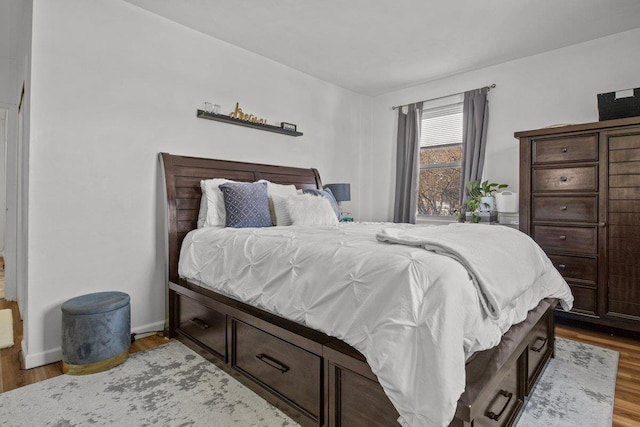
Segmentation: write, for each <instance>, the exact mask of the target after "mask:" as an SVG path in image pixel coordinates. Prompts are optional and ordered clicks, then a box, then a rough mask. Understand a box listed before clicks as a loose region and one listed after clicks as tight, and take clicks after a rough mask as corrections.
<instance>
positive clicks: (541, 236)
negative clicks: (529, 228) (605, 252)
mask: <svg viewBox="0 0 640 427" xmlns="http://www.w3.org/2000/svg"><path fill="white" fill-rule="evenodd" d="M532 237H533V239H534V240H535V241H536V242H538V244H539V245H540V246H541V247H542V249H544V250H545V251H546V250H550V251H566V252H578V253H590V254H591V253H596V252H597V249H598V230H597V229H596V227H561V226H555V225H534V226H533V235H532Z"/></svg>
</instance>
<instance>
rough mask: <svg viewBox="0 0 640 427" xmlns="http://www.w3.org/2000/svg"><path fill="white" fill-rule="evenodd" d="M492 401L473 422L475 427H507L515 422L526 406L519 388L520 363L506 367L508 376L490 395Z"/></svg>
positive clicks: (513, 363) (516, 362)
mask: <svg viewBox="0 0 640 427" xmlns="http://www.w3.org/2000/svg"><path fill="white" fill-rule="evenodd" d="M489 395H490V396H492V397H491V399H490V400H489V402H488V403H487V404H486V405H485V406H484V408H483V410H482V415H481V416H479V417H478V418H476V419H475V420H474V421H473V426H474V427H505V426H511V425H513V423H514V422H515V419H516V415H517V414H518V411H519V409H520V407H521V406H522V405H523V404H524V401H523V400H522V398H521V396H520V392H519V387H518V361H517V360H514V361H513V362H512V363H511V364H510V365H508V366H507V367H506V375H505V376H504V378H503V379H502V381H501V382H500V384H499V385H498V386H497V387H496V388H495V389H493V390H492V391H491V393H489Z"/></svg>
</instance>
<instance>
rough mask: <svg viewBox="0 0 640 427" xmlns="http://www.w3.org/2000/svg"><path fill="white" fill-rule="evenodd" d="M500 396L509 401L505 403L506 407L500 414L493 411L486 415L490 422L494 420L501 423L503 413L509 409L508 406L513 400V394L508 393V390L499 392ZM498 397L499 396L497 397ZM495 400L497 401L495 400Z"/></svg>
mask: <svg viewBox="0 0 640 427" xmlns="http://www.w3.org/2000/svg"><path fill="white" fill-rule="evenodd" d="M498 396H504V397H506V398H507V401H506V402H505V404H504V406H503V407H502V409H501V410H500V412H498V413H497V414H496V413H495V412H493V411H488V412H487V413H486V414H485V415H486V416H487V417H488V418H489V419H490V420H494V421H500V417H501V416H502V413H503V412H504V411H505V410H506V409H507V406H509V403H511V399H512V398H513V393H511V392H508V391H507V390H500V391H499V392H498ZM496 397H497V396H496ZM494 400H495V399H494Z"/></svg>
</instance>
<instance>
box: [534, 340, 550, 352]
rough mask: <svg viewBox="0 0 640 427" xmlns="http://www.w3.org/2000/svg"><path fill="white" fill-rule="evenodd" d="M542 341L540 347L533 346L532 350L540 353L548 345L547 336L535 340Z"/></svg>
mask: <svg viewBox="0 0 640 427" xmlns="http://www.w3.org/2000/svg"><path fill="white" fill-rule="evenodd" d="M537 341H542V343H541V344H540V346H539V347H531V351H535V352H536V353H540V352H541V351H542V349H543V348H544V346H545V345H547V338H543V337H537V338H536V340H535V341H534V343H535V342H537Z"/></svg>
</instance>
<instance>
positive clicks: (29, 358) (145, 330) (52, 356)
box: [21, 320, 164, 369]
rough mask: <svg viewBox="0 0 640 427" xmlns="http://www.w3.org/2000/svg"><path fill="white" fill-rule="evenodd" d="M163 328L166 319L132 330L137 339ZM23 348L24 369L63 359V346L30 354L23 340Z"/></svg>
mask: <svg viewBox="0 0 640 427" xmlns="http://www.w3.org/2000/svg"><path fill="white" fill-rule="evenodd" d="M162 330H164V320H161V321H159V322H153V323H149V324H146V325H142V326H137V327H135V328H131V332H133V333H135V334H136V339H140V338H144V337H148V336H149V335H153V334H154V333H155V332H153V331H162ZM138 334H139V335H138ZM21 348H22V359H23V360H22V362H21V363H22V365H23V366H24V369H31V368H37V367H38V366H43V365H48V364H49V363H54V362H59V361H60V360H62V347H56V348H54V349H51V350H45V351H43V352H40V353H33V354H28V353H27V351H26V343H25V341H24V340H22V344H21Z"/></svg>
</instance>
